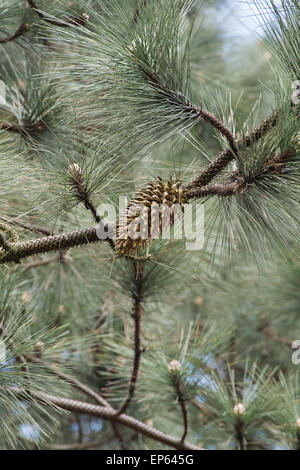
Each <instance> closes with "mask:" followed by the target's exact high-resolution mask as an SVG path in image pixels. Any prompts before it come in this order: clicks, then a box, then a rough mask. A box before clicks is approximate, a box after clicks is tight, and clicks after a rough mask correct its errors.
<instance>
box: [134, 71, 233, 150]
mask: <svg viewBox="0 0 300 470" xmlns="http://www.w3.org/2000/svg"><path fill="white" fill-rule="evenodd" d="M139 65H140V68H141V69H142V70H143V72H144V74H145V76H146V78H147V79H148V80H150V81H151V83H152V84H154V85H155V86H156V87H157V88H158V89H160V90H162V91H163V94H164V95H163V96H164V98H165V97H168V98H169V101H170V102H171V103H172V104H173V105H175V106H176V107H179V108H182V110H183V112H185V113H188V114H189V118H191V119H192V118H202V119H203V120H204V121H205V122H207V123H209V124H210V125H211V126H212V127H214V128H215V129H216V130H217V131H218V132H220V134H222V135H223V136H224V137H225V138H226V139H227V141H228V143H229V146H230V154H231V158H232V159H233V158H234V154H236V153H237V151H238V149H237V146H236V143H235V139H234V136H233V134H232V133H231V131H230V130H229V129H227V128H226V126H225V125H224V124H223V123H222V122H221V121H219V120H218V118H217V117H216V116H214V114H213V113H211V112H209V111H206V110H205V109H203V108H201V107H198V106H195V105H194V104H192V103H191V102H190V101H189V100H188V99H187V98H186V97H185V96H183V95H181V94H179V93H176V92H174V91H172V90H169V89H168V88H167V87H166V86H165V85H164V84H163V83H162V82H161V81H160V79H159V77H158V76H157V75H156V74H155V73H154V72H149V71H148V70H145V68H144V67H143V66H142V64H139Z"/></svg>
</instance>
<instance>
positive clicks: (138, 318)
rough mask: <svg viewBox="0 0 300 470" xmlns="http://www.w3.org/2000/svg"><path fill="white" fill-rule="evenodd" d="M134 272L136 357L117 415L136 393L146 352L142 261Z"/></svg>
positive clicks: (135, 267) (133, 313) (136, 262)
mask: <svg viewBox="0 0 300 470" xmlns="http://www.w3.org/2000/svg"><path fill="white" fill-rule="evenodd" d="M134 274H135V284H136V291H135V292H134V294H133V300H134V304H133V312H132V318H133V320H134V359H133V367H132V373H131V379H130V384H129V389H128V395H127V398H126V399H125V400H124V402H123V404H122V405H121V407H120V408H119V410H118V411H117V413H116V414H117V415H121V414H122V413H124V412H125V411H126V410H127V408H128V407H129V405H130V403H131V401H132V399H133V397H134V393H135V388H136V384H137V380H138V375H139V368H140V361H141V355H142V353H143V352H144V349H143V348H142V345H141V336H142V332H141V326H142V316H143V311H144V305H143V298H144V282H143V278H144V264H143V262H140V261H134Z"/></svg>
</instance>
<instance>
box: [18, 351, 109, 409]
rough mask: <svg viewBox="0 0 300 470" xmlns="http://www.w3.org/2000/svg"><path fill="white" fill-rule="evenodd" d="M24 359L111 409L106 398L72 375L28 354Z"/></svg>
mask: <svg viewBox="0 0 300 470" xmlns="http://www.w3.org/2000/svg"><path fill="white" fill-rule="evenodd" d="M24 357H25V359H26V360H27V361H29V362H32V363H34V364H40V365H41V366H42V367H44V368H46V369H47V370H49V372H51V373H52V374H54V375H56V376H57V377H59V378H60V379H62V380H64V381H65V382H68V383H70V384H72V385H74V386H75V387H76V388H77V389H78V390H80V391H81V392H83V393H84V394H85V395H87V396H88V397H90V398H93V400H95V402H96V403H98V404H99V405H101V406H107V407H109V408H111V406H110V404H109V403H108V402H107V401H106V400H105V399H104V398H102V396H101V395H99V394H98V393H96V392H95V391H94V390H93V389H91V388H90V387H88V386H87V385H85V384H83V383H82V382H80V381H79V380H78V379H75V377H71V376H70V375H68V374H65V373H64V372H62V371H60V370H59V369H58V368H57V367H55V366H52V365H49V364H47V363H45V362H44V361H43V360H42V359H40V358H38V357H35V356H32V355H30V354H26V355H25V356H24Z"/></svg>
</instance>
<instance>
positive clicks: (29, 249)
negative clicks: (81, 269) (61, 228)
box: [0, 227, 101, 264]
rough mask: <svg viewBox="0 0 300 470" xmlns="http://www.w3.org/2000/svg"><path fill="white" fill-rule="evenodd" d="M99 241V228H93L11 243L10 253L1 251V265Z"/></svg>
mask: <svg viewBox="0 0 300 470" xmlns="http://www.w3.org/2000/svg"><path fill="white" fill-rule="evenodd" d="M99 241H101V240H100V239H99V237H98V235H97V228H96V227H92V228H86V229H83V230H77V231H74V232H68V233H64V234H60V235H50V236H48V237H42V238H37V239H35V240H28V241H24V242H16V243H10V250H9V251H7V252H4V250H2V251H1V250H0V264H3V263H9V262H12V261H13V262H15V263H18V262H19V261H20V260H21V259H22V258H27V257H28V256H32V255H37V254H41V253H48V252H50V251H59V250H66V249H69V248H74V247H77V246H81V245H88V244H90V243H96V242H99Z"/></svg>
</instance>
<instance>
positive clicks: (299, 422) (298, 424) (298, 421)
mask: <svg viewBox="0 0 300 470" xmlns="http://www.w3.org/2000/svg"><path fill="white" fill-rule="evenodd" d="M296 426H297V428H298V429H299V430H300V418H297V420H296Z"/></svg>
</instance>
